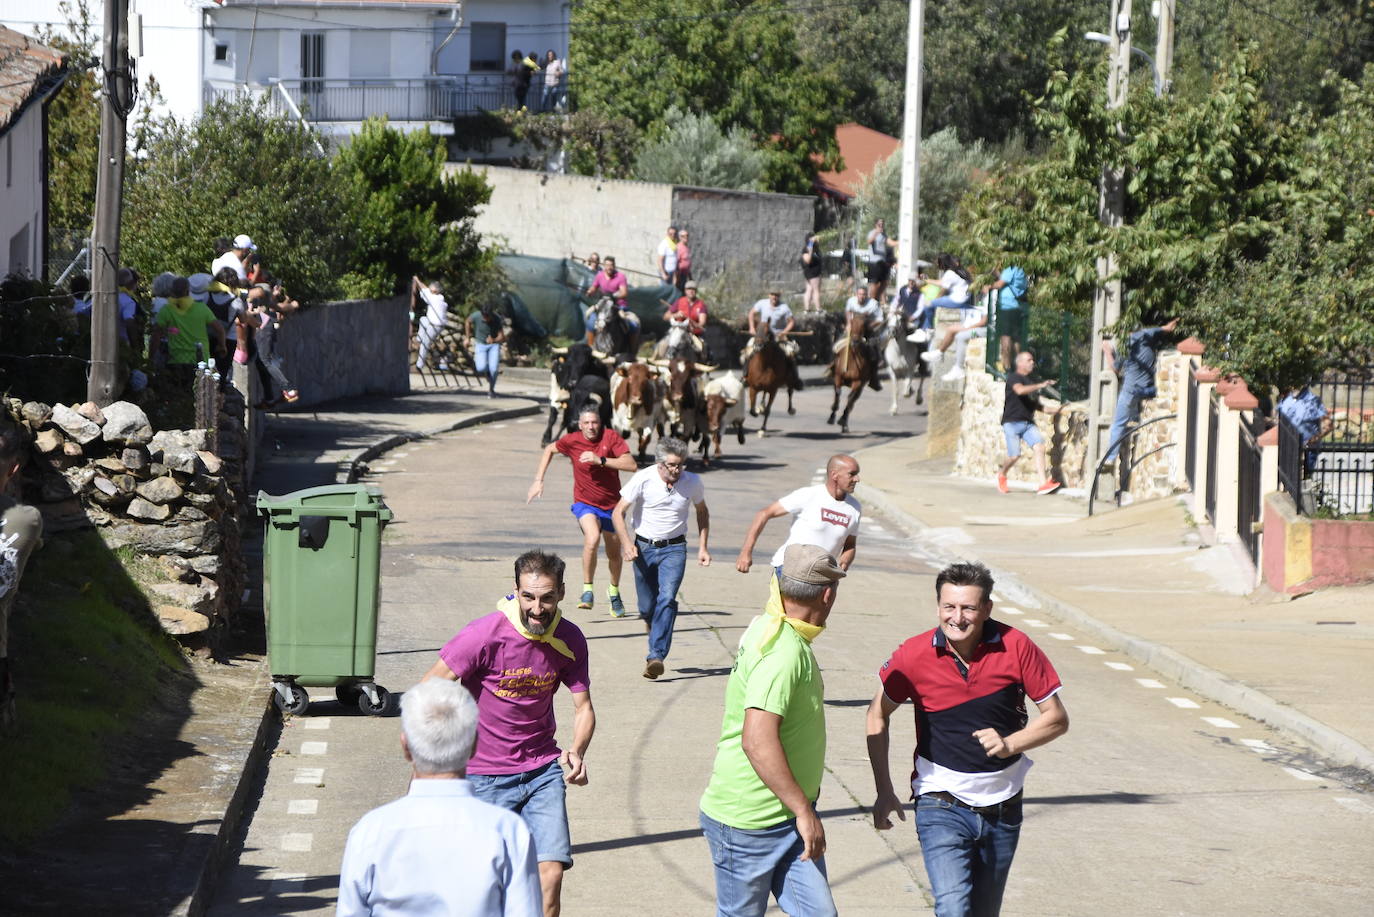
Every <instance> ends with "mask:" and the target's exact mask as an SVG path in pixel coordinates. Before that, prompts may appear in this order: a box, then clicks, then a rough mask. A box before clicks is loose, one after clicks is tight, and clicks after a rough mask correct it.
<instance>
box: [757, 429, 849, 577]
mask: <svg viewBox="0 0 1374 917" xmlns="http://www.w3.org/2000/svg"><path fill="white" fill-rule="evenodd" d="M858 483H859V463H858V462H856V461H855V460H854V457H853V456H852V455H832V456H831V457H830V461H828V462H826V463H825V483H824V484H814V485H812V486H811V487H802V488H800V489H798V490H794V491H792V492H791V493H790V494H788V495H787V496H785V497H783V498H782V499H781V500H776V501H774V502H773V503H770V504H769V505H768V506H765V507H764V508H763V509H761V510H759V512H758V515H756V516H754V521H753V523H752V524H751V525H750V526H749V531H748V533H746V534H745V536H744V545H743V547H741V548H740V549H739V557H738V558H737V559H736V560H735V569H736V570H738V571H739V572H741V573H748V572H749V568H750V567H752V566H753V565H754V544H755V543H756V542H757V541H758V540H759V535H761V534H763V528H764V526H766V525H767V524H768V520H769V519H774V518H777V517H778V516H786V515H788V514H791V515H793V516H796V519H795V520H793V522H792V530H791V531H790V532H788V533H787V540H786V541H784V542H783V543H782V545H780V546H779V547H778V550H777V552H776V553H774V555H773V561H772V563H773V566H774V567H775V568H776V567H779V566H781V565H782V553H783V551H784V550H786V549H787V546H788V545H791V544H814V545H818V546H820V547H822V548H825V550H826V552H827V553H829V554H833V555H835V557H836V558H838V559H839V562H840V567H841V569H844V570H848V569H849V565H850V564H852V563H853V562H854V552H855V550H856V549H857V547H858V542H859V517H860V516H861V515H862V510H861V509H860V507H859V501H858V500H856V499H854V488H855V487H856V486H858Z"/></svg>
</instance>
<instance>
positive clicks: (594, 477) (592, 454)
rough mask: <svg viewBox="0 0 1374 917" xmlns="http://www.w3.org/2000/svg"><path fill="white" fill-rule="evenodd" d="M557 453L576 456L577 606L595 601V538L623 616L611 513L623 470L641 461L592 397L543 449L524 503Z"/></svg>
mask: <svg viewBox="0 0 1374 917" xmlns="http://www.w3.org/2000/svg"><path fill="white" fill-rule="evenodd" d="M555 455H566V456H567V457H568V458H569V459H570V460H571V461H572V472H573V502H572V506H570V507H569V509H570V510H571V511H572V514H573V518H575V519H576V520H577V525H578V528H580V529H581V530H582V597H581V599H580V600H579V601H578V603H577V607H578V608H580V609H583V610H585V609H588V608H591V607H592V605H593V603H595V601H596V593H595V591H594V590H593V588H592V584H593V582H594V577H595V575H596V552H597V543H598V542H602V541H604V542H605V548H606V566H607V567H608V568H610V574H611V585H610V588H609V589H608V590H607V592H606V597H607V598H608V599H609V600H610V603H611V614H612V615H613V616H615V617H617V618H620V617H624V615H625V603H624V601H622V600H621V597H620V566H621V559H622V551H621V547H620V539H619V538H618V537H617V536H616V533H615V523H614V522H613V521H612V517H611V513H612V512H613V511H614V510H615V506H616V504H617V503H619V502H620V472H622V471H628V472H634V471H636V470H638V467H639V466H638V465H636V464H635V458H634V456H633V455H630V447H629V446H628V445H626V443H625V440H623V439H621V438H620V434H619V433H617V432H615V431H614V430H610V429H607V428H606V427H604V426H603V425H602V423H601V411H600V408H599V407H598V406H597V405H596V404H594V403H590V402H589V403H588V404H587V405H585V406H584V407H583V408H582V412H581V414H580V415H579V416H578V418H577V429H576V430H575V431H574V432H572V433H564V434H563V435H562V436H560V437H559V438H558V439H556V440H554V441H553V442H551V443H549V444H548V446H546V447H545V448H544V451H543V453H542V454H541V455H540V457H539V468H538V470H536V471H535V473H534V483H533V484H531V485H530V489H529V493H528V494H527V495H526V497H525V502H526V503H531V502H533V501H535V500H537V499H538V498H539V497H540V496H542V495H543V493H544V474H545V473H546V472H547V471H548V470H549V462H551V461H553V457H554V456H555Z"/></svg>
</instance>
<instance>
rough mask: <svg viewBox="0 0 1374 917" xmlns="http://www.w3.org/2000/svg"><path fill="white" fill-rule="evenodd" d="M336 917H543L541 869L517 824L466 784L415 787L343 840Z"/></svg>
mask: <svg viewBox="0 0 1374 917" xmlns="http://www.w3.org/2000/svg"><path fill="white" fill-rule="evenodd" d="M336 913H337V914H338V915H340V917H354V915H359V917H361V915H371V917H429V915H433V917H512V915H514V917H543V913H544V898H543V893H542V892H541V891H540V889H539V863H538V860H537V859H536V855H535V850H534V840H533V838H531V837H530V831H529V828H527V827H525V823H524V821H523V820H522V819H521V818H520V816H519V815H516V814H515V813H514V812H510V811H507V810H506V809H502V808H499V807H497V806H494V805H490V804H489V803H485V802H482V801H481V800H479V799H477V798H476V797H474V796H473V795H472V786H471V784H469V783H468V782H467V781H466V780H458V779H450V780H412V781H411V783H410V792H409V793H407V794H406V795H405V796H402V797H401V798H400V799H397V800H395V801H393V802H389V803H387V804H386V805H384V806H381V807H380V808H377V809H373V810H372V811H371V812H368V813H367V814H366V815H364V816H363V817H362V818H361V819H359V820H358V823H357V824H356V825H354V826H353V830H352V831H350V832H348V844H347V846H345V847H344V855H343V864H342V865H341V866H340V867H339V903H338V910H337V912H336Z"/></svg>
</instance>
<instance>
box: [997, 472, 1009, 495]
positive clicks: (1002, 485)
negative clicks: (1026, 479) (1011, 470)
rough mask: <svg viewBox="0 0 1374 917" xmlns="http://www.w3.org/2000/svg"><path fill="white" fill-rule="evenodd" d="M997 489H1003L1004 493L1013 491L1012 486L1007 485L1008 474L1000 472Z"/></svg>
mask: <svg viewBox="0 0 1374 917" xmlns="http://www.w3.org/2000/svg"><path fill="white" fill-rule="evenodd" d="M997 489H998V490H1000V491H1001V492H1002V493H1004V494H1005V493H1011V488H1009V487H1007V476H1006V475H1004V474H999V475H998V476H997Z"/></svg>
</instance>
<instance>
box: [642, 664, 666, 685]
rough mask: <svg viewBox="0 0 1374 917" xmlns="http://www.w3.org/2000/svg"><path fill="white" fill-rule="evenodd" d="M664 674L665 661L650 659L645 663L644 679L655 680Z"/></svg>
mask: <svg viewBox="0 0 1374 917" xmlns="http://www.w3.org/2000/svg"><path fill="white" fill-rule="evenodd" d="M662 674H663V660H662V659H650V660H649V661H648V662H646V663H644V677H645V678H647V679H649V680H651V681H652V680H653V679H655V678H657V677H658V676H660V675H662Z"/></svg>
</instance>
